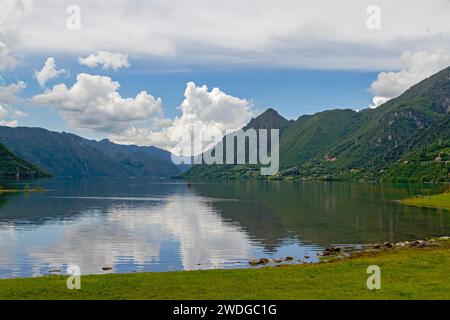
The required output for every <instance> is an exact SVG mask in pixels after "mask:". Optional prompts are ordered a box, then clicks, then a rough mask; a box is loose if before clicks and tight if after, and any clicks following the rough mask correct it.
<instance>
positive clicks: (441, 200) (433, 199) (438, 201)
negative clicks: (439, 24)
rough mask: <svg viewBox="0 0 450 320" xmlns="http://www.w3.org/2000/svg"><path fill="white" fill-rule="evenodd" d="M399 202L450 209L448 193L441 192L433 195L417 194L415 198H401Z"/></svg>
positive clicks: (449, 194)
mask: <svg viewBox="0 0 450 320" xmlns="http://www.w3.org/2000/svg"><path fill="white" fill-rule="evenodd" d="M400 202H401V203H404V204H408V205H413V206H420V207H429V208H442V209H449V210H450V193H442V194H438V195H433V196H418V197H415V198H410V199H405V200H401V201H400Z"/></svg>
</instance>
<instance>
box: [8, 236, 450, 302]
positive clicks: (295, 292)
mask: <svg viewBox="0 0 450 320" xmlns="http://www.w3.org/2000/svg"><path fill="white" fill-rule="evenodd" d="M420 241H425V240H420ZM420 241H419V240H417V241H416V242H414V241H411V242H409V243H408V244H407V245H405V246H403V245H398V246H395V245H394V246H393V247H391V246H390V245H388V244H387V243H385V244H373V245H370V247H368V248H367V249H366V250H365V251H355V252H353V253H352V254H350V255H349V256H345V257H341V256H339V255H337V254H336V255H334V254H330V255H327V256H326V257H327V261H322V262H320V263H308V264H285V265H278V266H263V267H258V268H245V269H212V270H194V271H171V272H143V273H129V274H105V275H83V276H82V277H81V290H68V289H67V286H66V281H67V279H68V277H69V276H68V275H66V276H61V275H48V276H42V277H34V278H14V279H1V280H0V287H1V288H2V290H0V299H250V300H257V299H409V298H410V299H450V282H449V281H448V274H449V273H450V238H449V237H442V240H440V239H430V240H427V241H426V242H420ZM398 244H400V243H398ZM369 265H379V266H380V268H381V270H382V290H375V291H371V290H368V289H367V288H366V287H365V285H366V280H367V277H368V275H367V272H366V269H367V267H368V266H369Z"/></svg>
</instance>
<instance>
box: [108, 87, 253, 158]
mask: <svg viewBox="0 0 450 320" xmlns="http://www.w3.org/2000/svg"><path fill="white" fill-rule="evenodd" d="M179 110H180V111H181V116H179V117H176V118H175V119H174V120H168V119H163V120H162V121H161V123H160V129H159V130H154V129H150V128H138V127H130V128H128V129H127V130H125V131H124V132H121V133H118V134H113V135H111V136H110V137H109V138H110V139H111V140H113V141H116V142H118V143H125V144H139V145H156V146H159V147H161V148H165V149H169V150H171V151H172V152H174V153H179V151H180V150H177V149H174V147H175V146H176V145H177V143H179V142H180V137H183V136H186V135H189V136H193V130H194V126H195V125H198V124H200V126H201V130H202V131H203V132H204V133H205V134H211V135H216V134H220V133H225V131H226V130H237V129H240V128H242V127H243V126H245V124H247V123H248V121H249V120H250V119H251V117H252V116H253V115H254V113H253V110H252V105H251V103H250V101H248V100H246V99H240V98H237V97H233V96H231V95H228V94H226V93H224V92H223V91H221V90H220V89H219V88H213V89H212V90H210V91H209V90H208V87H207V86H205V85H203V86H197V85H196V84H195V83H193V82H189V83H188V84H187V86H186V90H185V92H184V100H183V102H182V103H181V105H180V107H179Z"/></svg>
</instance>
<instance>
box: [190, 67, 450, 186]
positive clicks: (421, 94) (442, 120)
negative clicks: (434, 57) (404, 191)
mask: <svg viewBox="0 0 450 320" xmlns="http://www.w3.org/2000/svg"><path fill="white" fill-rule="evenodd" d="M271 112H272V111H271ZM449 113H450V68H447V69H444V70H442V71H441V72H439V73H437V74H435V75H433V76H432V77H430V78H428V79H425V80H424V81H422V82H420V83H419V84H417V85H415V86H413V87H412V88H410V89H409V90H407V91H406V92H405V93H404V94H402V95H401V96H400V97H398V98H396V99H392V100H390V101H389V102H387V103H385V104H384V105H382V106H380V107H378V108H377V109H367V110H363V111H361V112H356V111H353V110H330V111H324V112H320V113H317V114H314V115H305V116H301V117H299V118H298V119H297V120H296V121H292V122H287V120H285V123H286V126H285V127H283V129H282V130H281V135H280V162H281V164H280V166H281V167H280V173H279V176H278V178H289V179H327V180H328V179H331V180H336V179H338V180H340V179H364V180H380V179H389V180H417V181H448V180H449V172H450V171H449V162H448V154H449V151H448V150H449V144H450V141H449V137H450V130H449V118H450V115H449ZM264 117H265V115H264V114H263V115H261V118H259V119H258V118H256V120H253V121H254V122H256V123H258V124H259V126H260V127H263V126H264V123H265V119H264ZM220 167H223V168H222V169H221V168H220ZM233 167H235V168H234V170H233V169H230V168H229V167H227V166H218V168H217V169H215V170H214V176H215V177H224V178H236V177H246V178H247V177H253V176H255V175H254V174H245V175H241V174H239V175H236V174H233V171H238V172H243V171H244V172H247V171H248V170H250V169H249V168H252V167H251V166H233ZM210 171H211V168H207V166H205V165H202V166H196V167H195V168H192V169H191V170H190V171H189V172H188V174H187V175H186V177H189V178H197V177H202V178H205V177H208V176H209V172H210ZM225 171H226V172H228V173H227V174H225ZM253 171H254V173H256V171H255V170H253Z"/></svg>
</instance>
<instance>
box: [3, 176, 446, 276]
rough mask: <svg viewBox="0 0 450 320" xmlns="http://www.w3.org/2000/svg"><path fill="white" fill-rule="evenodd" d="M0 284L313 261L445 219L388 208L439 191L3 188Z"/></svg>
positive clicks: (435, 226)
mask: <svg viewBox="0 0 450 320" xmlns="http://www.w3.org/2000/svg"><path fill="white" fill-rule="evenodd" d="M26 184H28V185H29V186H30V187H35V186H40V187H43V188H45V189H47V190H48V191H47V192H43V193H17V194H0V278H12V277H31V276H38V275H46V274H49V272H50V271H56V272H57V271H58V270H61V272H62V273H63V272H64V270H66V269H67V266H68V265H71V264H75V265H78V266H79V267H80V268H81V272H82V274H94V273H100V274H101V273H107V272H105V271H103V270H102V268H103V267H111V268H112V271H108V272H117V273H130V272H143V271H172V270H194V269H211V268H242V267H249V265H248V260H249V259H250V258H252V257H255V258H261V257H267V258H278V257H286V256H293V257H295V258H296V259H295V262H296V263H299V261H298V260H302V261H304V262H316V261H317V253H318V252H320V251H321V250H323V249H324V248H326V247H329V246H331V245H355V244H363V243H374V242H384V241H400V240H413V239H421V238H426V237H431V236H438V235H444V234H445V235H448V234H450V212H449V211H444V210H438V209H425V208H417V207H410V206H404V205H401V204H399V203H397V202H396V200H399V199H403V198H406V197H409V196H412V195H416V194H431V193H438V192H442V191H443V190H444V189H445V188H447V189H448V186H443V185H432V184H429V185H401V184H397V185H381V184H368V183H366V184H363V183H335V182H299V183H288V182H261V181H250V182H229V183H187V182H185V181H180V180H141V179H106V178H105V179H62V178H54V179H46V180H35V181H16V180H1V181H0V185H2V186H4V187H15V188H20V189H23V188H24V186H25V185H26ZM305 256H308V257H309V258H305Z"/></svg>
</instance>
